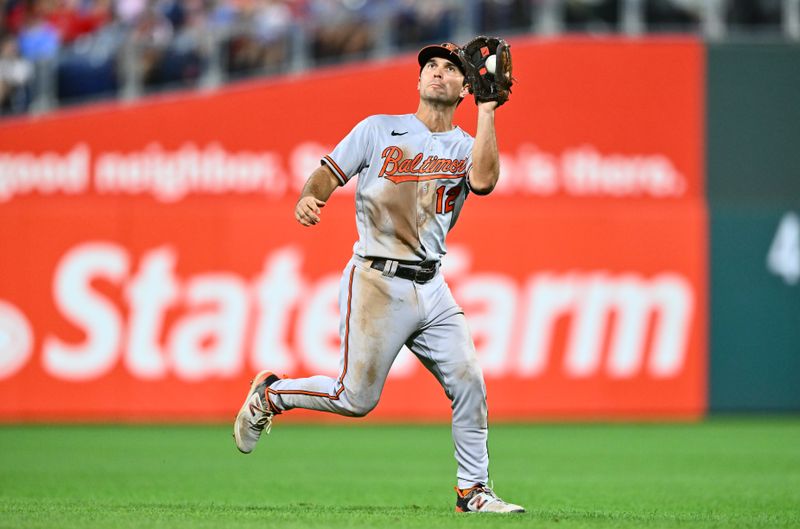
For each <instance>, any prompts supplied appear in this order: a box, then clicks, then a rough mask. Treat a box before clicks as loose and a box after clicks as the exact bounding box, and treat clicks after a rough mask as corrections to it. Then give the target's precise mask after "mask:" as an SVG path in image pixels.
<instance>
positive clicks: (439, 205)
mask: <svg viewBox="0 0 800 529" xmlns="http://www.w3.org/2000/svg"><path fill="white" fill-rule="evenodd" d="M460 192H461V189H459V187H458V186H457V185H456V186H453V187H451V188H450V190H449V191H447V192H446V193H445V187H444V186H439V187H438V188H436V213H438V214H440V215H441V214H443V213H450V212H451V211H453V209H455V207H456V198H457V197H458V194H459V193H460ZM445 195H447V198H445Z"/></svg>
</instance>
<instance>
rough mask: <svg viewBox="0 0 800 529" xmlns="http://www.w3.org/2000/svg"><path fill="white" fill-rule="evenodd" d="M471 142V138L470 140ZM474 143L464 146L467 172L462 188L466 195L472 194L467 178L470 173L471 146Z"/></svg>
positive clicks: (470, 142)
mask: <svg viewBox="0 0 800 529" xmlns="http://www.w3.org/2000/svg"><path fill="white" fill-rule="evenodd" d="M470 140H472V138H470ZM474 143H475V141H474V140H472V141H468V142H467V146H466V159H467V170H466V172H465V175H466V176H464V187H466V189H467V194H469V193H472V192H473V191H472V186H471V185H470V183H469V177H470V174H471V173H472V145H473V144H474Z"/></svg>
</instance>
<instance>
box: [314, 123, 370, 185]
mask: <svg viewBox="0 0 800 529" xmlns="http://www.w3.org/2000/svg"><path fill="white" fill-rule="evenodd" d="M371 141H372V135H371V134H370V122H369V118H367V119H365V120H363V121H361V122H360V123H359V124H358V125H356V126H355V127H353V130H351V131H350V133H349V134H347V136H345V137H344V138H343V139H342V141H340V142H339V144H338V145H337V146H336V148H335V149H333V151H332V152H331V153H330V154H328V155H325V156H323V157H322V160H320V162H321V163H322V164H324V165H327V166H328V167H330V169H331V171H333V174H335V175H336V178H338V179H339V185H345V184H346V183H347V182H348V181H349V180H350V178H352V177H353V175H356V174H358V173H359V172H361V170H362V169H364V167H365V166H366V165H367V159H368V157H369V152H370V150H371V148H372V144H371Z"/></svg>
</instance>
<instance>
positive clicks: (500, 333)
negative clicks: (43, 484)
mask: <svg viewBox="0 0 800 529" xmlns="http://www.w3.org/2000/svg"><path fill="white" fill-rule="evenodd" d="M512 45H513V48H514V52H515V56H514V59H515V74H516V77H517V78H518V84H517V86H515V88H514V94H513V96H512V100H511V102H510V103H508V104H507V106H504V107H502V108H501V109H499V111H498V113H497V127H498V139H499V145H500V151H501V158H502V160H501V163H502V174H501V183H500V185H499V187H498V188H497V189H496V190H495V192H494V193H493V194H491V195H489V196H487V197H478V196H472V197H470V198H469V199H468V200H467V204H466V206H465V209H464V212H463V214H462V216H461V218H460V220H459V223H458V225H457V226H456V228H455V230H454V231H453V232H452V233H451V235H450V237H449V239H448V247H449V253H448V255H447V256H446V258H445V264H444V273H445V274H446V277H447V279H448V282H449V284H450V286H451V288H452V290H453V293H454V295H455V297H456V299H457V300H458V301H459V303H460V304H461V305H462V306H463V307H464V309H465V312H466V314H467V317H468V320H469V324H470V327H471V330H472V332H473V337H474V339H475V343H476V347H477V349H478V354H479V358H480V361H481V364H482V366H483V369H484V373H485V376H486V381H487V386H488V391H489V408H490V413H491V416H492V417H493V419H514V420H516V419H519V420H523V419H543V418H587V417H588V418H597V417H600V418H666V417H670V418H695V417H698V416H700V415H702V414H703V412H704V411H705V409H706V358H707V348H706V327H707V311H706V301H707V300H706V290H707V280H706V272H705V271H706V260H707V256H706V245H707V240H706V238H707V233H706V211H705V206H704V200H703V191H704V190H703V174H702V167H703V160H702V152H703V145H702V127H703V123H702V115H703V108H702V107H703V101H702V86H703V79H702V76H703V68H704V65H703V55H702V48H701V46H700V44H699V43H698V42H696V41H694V40H689V39H682V40H674V39H654V40H613V39H599V40H596V39H563V40H547V41H540V40H519V41H516V42H514V41H512ZM416 76H417V66H416V62H415V57H414V56H404V57H401V58H399V59H396V60H392V61H390V62H385V63H373V64H364V65H357V66H348V67H346V68H339V69H331V70H323V71H318V72H315V73H311V74H307V75H303V76H298V77H287V78H281V79H277V80H272V81H264V82H255V83H252V84H243V85H239V86H236V87H233V88H226V89H224V90H221V91H217V92H210V93H194V94H180V95H175V96H168V97H165V98H160V99H157V100H153V101H148V102H144V103H139V104H111V105H103V106H97V107H92V108H88V109H81V110H74V111H66V112H61V113H57V114H54V115H50V116H46V117H41V118H33V119H24V120H15V121H6V122H4V123H1V124H0V420H5V421H17V420H48V421H49V420H59V421H60V420H178V421H181V420H191V421H196V420H219V419H224V420H228V419H231V418H232V417H233V415H234V414H235V412H236V410H237V409H238V406H239V405H240V401H241V400H242V398H243V392H244V391H245V390H246V387H247V381H248V380H249V378H250V376H251V375H252V374H253V373H254V372H256V371H258V370H260V369H264V368H270V369H273V370H274V371H276V372H278V373H281V374H286V375H289V376H301V375H308V374H329V375H332V376H335V375H336V374H337V369H338V361H339V343H338V335H337V328H338V314H337V309H336V296H337V288H338V279H339V275H340V274H341V271H342V268H343V267H344V266H345V264H346V262H347V260H348V258H349V255H350V253H351V251H352V245H353V242H354V241H355V237H356V233H355V226H354V206H353V192H354V189H355V182H351V183H349V184H348V185H347V186H345V187H343V188H341V189H339V190H338V191H337V192H336V193H335V194H334V197H333V198H332V199H331V201H330V202H329V204H328V205H327V206H326V207H325V209H324V214H323V221H322V223H321V224H320V225H318V226H316V227H314V228H311V229H309V228H303V227H301V226H300V225H299V224H297V223H296V222H295V221H294V218H293V206H294V202H295V200H296V197H297V193H298V191H299V189H300V187H301V186H302V184H303V182H304V180H305V178H306V177H307V176H308V174H310V172H311V170H313V168H315V167H316V166H317V165H318V164H319V159H320V157H321V156H322V155H324V154H326V153H328V152H329V151H330V149H331V148H332V147H333V146H334V145H335V144H336V142H337V141H338V140H339V139H341V138H342V137H343V136H344V135H345V134H346V133H347V132H348V131H349V130H350V128H351V127H352V126H353V125H355V124H356V123H357V122H358V121H360V120H361V119H363V118H364V117H366V116H367V115H370V114H374V113H408V112H413V111H414V110H415V109H416V104H417V94H416V90H415V85H416V78H417V77H416ZM456 120H457V123H458V124H459V125H460V126H461V127H462V128H464V129H465V130H467V131H469V132H471V133H474V128H475V120H476V118H475V110H474V106H473V105H472V104H471V103H470V102H465V104H463V105H461V107H460V108H459V110H458V112H457V114H456ZM287 415H293V416H295V417H299V418H301V419H312V418H314V419H324V418H326V417H323V416H321V415H313V414H311V413H307V412H292V414H287ZM372 416H374V417H376V418H378V419H386V420H396V419H401V420H445V419H447V417H448V416H449V406H448V403H447V401H446V399H445V397H444V395H443V392H442V390H441V389H440V388H439V387H438V386H437V385H436V382H435V381H434V379H433V377H431V376H430V374H429V373H428V372H427V371H425V369H424V368H423V367H422V366H421V365H420V364H419V362H417V361H416V359H415V358H414V357H413V356H412V355H411V354H410V353H408V352H407V351H404V352H401V354H400V356H399V357H398V360H397V361H396V363H395V366H394V367H393V370H392V373H391V374H390V378H389V381H388V383H387V385H386V389H385V391H384V394H383V397H382V400H381V403H380V404H379V406H378V407H377V408H376V410H375V411H374V412H373V414H372Z"/></svg>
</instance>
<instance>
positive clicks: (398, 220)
mask: <svg viewBox="0 0 800 529" xmlns="http://www.w3.org/2000/svg"><path fill="white" fill-rule="evenodd" d="M465 48H466V47H465ZM459 53H461V56H459ZM484 55H486V53H485V52H484ZM463 57H464V55H463V50H462V49H461V48H459V47H458V46H456V45H454V44H451V43H445V44H442V45H435V46H427V47H425V48H423V49H422V50H421V51H420V52H419V55H418V62H419V65H420V73H419V81H418V90H419V106H418V108H417V111H416V113H414V114H405V115H374V116H370V117H368V118H366V119H364V120H363V121H361V122H360V123H358V124H357V125H356V126H355V127H354V128H353V129H352V131H350V133H349V134H348V135H347V136H346V137H345V138H344V139H343V140H342V141H341V142H340V143H339V144H338V145H337V146H336V148H335V149H334V150H333V151H332V152H331V153H330V154H329V155H327V156H325V157H323V159H322V163H321V166H320V167H319V168H318V169H316V170H315V171H314V172H313V173H312V174H311V176H310V177H309V179H308V181H307V182H306V184H305V187H304V188H303V191H302V194H301V196H300V198H299V200H298V202H297V205H296V207H295V218H296V219H297V221H298V222H299V223H300V224H302V225H303V226H315V225H317V224H319V222H320V221H321V219H322V216H321V209H322V207H323V206H325V203H326V201H327V200H328V198H329V197H330V196H331V194H332V193H333V192H334V191H335V190H336V189H337V188H338V187H339V186H344V185H347V184H348V183H349V182H350V180H351V179H353V177H355V176H358V179H357V182H356V183H355V185H356V198H355V201H356V223H357V227H358V235H359V239H358V241H357V242H356V244H355V246H354V248H353V257H352V258H351V259H350V261H349V262H348V263H347V266H346V267H345V269H344V272H343V274H342V279H341V283H340V293H339V308H340V311H341V321H340V325H339V332H340V336H341V351H342V357H341V361H340V368H341V369H340V372H339V375H338V376H337V377H335V378H331V377H326V376H312V377H309V378H300V379H289V378H284V379H281V378H278V377H277V376H276V375H274V374H273V373H271V372H269V371H262V372H261V373H259V374H258V375H256V377H255V379H254V380H253V382H252V385H251V386H250V390H249V392H248V394H247V398H246V400H245V403H244V405H243V406H242V408H241V410H240V411H239V414H238V416H237V417H236V422H235V425H234V437H235V440H236V446H237V447H238V448H239V450H240V451H241V452H243V453H250V452H251V451H252V450H253V449H254V448H255V445H256V442H257V441H258V439H259V437H260V436H261V432H262V431H264V430H266V431H267V432H269V429H270V427H271V425H272V419H273V417H274V416H275V415H279V414H281V413H283V412H285V411H287V410H291V409H293V408H304V409H310V410H319V411H327V412H331V413H336V414H339V415H344V416H348V417H362V416H364V415H366V414H368V413H369V412H370V410H372V409H373V408H374V407H375V406H376V405H377V404H378V399H379V398H380V395H381V391H382V389H383V385H384V382H385V381H386V377H387V375H388V373H389V368H390V367H391V365H392V362H394V360H395V357H396V356H397V354H398V352H399V351H400V349H401V347H402V346H403V345H406V346H408V348H409V349H410V350H411V351H412V352H413V353H414V354H415V355H416V356H417V357H418V358H419V359H420V361H421V362H422V363H423V364H424V365H425V367H426V368H427V369H428V370H429V371H430V372H431V373H432V374H433V375H434V376H435V377H436V378H437V380H438V381H439V383H440V384H441V385H442V387H443V388H444V390H445V393H446V394H447V396H448V398H449V399H450V400H451V401H452V410H453V415H452V434H453V441H454V444H455V458H456V461H457V463H458V472H457V479H458V483H457V487H456V492H457V496H456V511H458V512H494V513H512V512H524V509H523V508H522V507H520V506H519V505H514V504H511V503H508V502H505V501H503V500H502V499H500V498H498V497H497V495H496V494H495V493H494V492H493V491H492V490H491V489H490V488H489V487H488V486H487V485H488V483H489V454H488V451H487V444H486V443H487V432H488V426H487V407H486V387H485V385H484V381H483V375H482V373H481V370H480V367H479V365H478V361H477V359H476V356H475V348H474V345H473V343H472V339H471V337H470V335H469V331H468V329H467V323H466V320H465V317H464V313H463V311H462V309H461V308H460V307H459V306H458V305H457V304H456V302H455V301H454V299H453V296H452V295H451V293H450V289H449V287H448V286H447V283H445V280H444V278H443V276H442V274H441V273H440V271H439V265H440V261H441V258H442V256H444V254H445V251H446V249H445V237H446V236H447V233H448V232H449V231H450V229H451V228H452V227H453V226H454V225H455V223H456V221H457V219H458V215H459V213H460V211H461V208H462V207H463V205H464V202H465V200H466V198H467V195H469V194H476V195H486V194H488V193H490V192H491V191H492V189H493V188H494V187H495V184H496V183H497V179H498V174H499V159H498V152H497V140H496V137H495V126H494V114H495V109H496V107H497V106H498V104H501V103H502V102H503V101H499V100H497V99H494V100H489V101H486V102H479V103H478V124H477V133H476V135H475V138H472V137H471V136H470V135H469V134H467V133H466V132H464V131H463V130H461V129H460V128H458V127H457V126H454V125H453V114H454V112H455V110H456V107H457V106H458V104H459V103H460V102H461V100H462V99H463V98H464V97H465V96H466V95H467V94H468V93H469V89H470V86H468V85H467V84H465V73H466V72H465V65H464V62H463ZM492 66H494V61H492ZM509 67H510V65H509ZM492 69H493V68H492ZM509 79H510V74H509ZM506 98H507V94H506ZM477 100H478V99H477V96H476V101H477Z"/></svg>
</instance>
